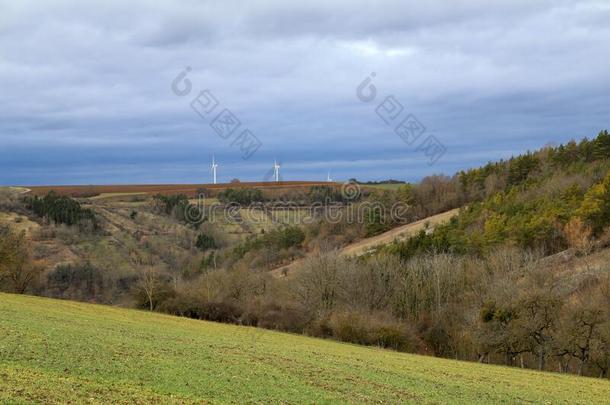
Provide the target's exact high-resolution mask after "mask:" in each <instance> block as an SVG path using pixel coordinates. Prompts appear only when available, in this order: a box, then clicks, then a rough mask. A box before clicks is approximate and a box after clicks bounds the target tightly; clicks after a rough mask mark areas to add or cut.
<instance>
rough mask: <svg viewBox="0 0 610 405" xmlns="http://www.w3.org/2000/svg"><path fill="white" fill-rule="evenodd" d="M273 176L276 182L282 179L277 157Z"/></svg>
mask: <svg viewBox="0 0 610 405" xmlns="http://www.w3.org/2000/svg"><path fill="white" fill-rule="evenodd" d="M273 177H274V178H275V181H276V182H279V181H280V164H279V163H278V162H277V159H276V160H275V162H274V163H273Z"/></svg>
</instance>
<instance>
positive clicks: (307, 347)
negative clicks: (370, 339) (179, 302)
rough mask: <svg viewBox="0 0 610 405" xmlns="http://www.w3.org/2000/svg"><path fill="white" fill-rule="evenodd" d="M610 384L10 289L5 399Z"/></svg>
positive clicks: (355, 397)
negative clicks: (47, 296) (100, 304)
mask: <svg viewBox="0 0 610 405" xmlns="http://www.w3.org/2000/svg"><path fill="white" fill-rule="evenodd" d="M608 398H610V382H609V381H608V380H599V379H592V378H581V377H576V376H571V375H565V374H553V373H542V372H536V371H529V370H520V369H517V368H508V367H500V366H490V365H482V364H477V363H466V362H460V361H452V360H445V359H436V358H432V357H425V356H416V355H408V354H404V353H397V352H392V351H386V350H381V349H375V348H367V347H360V346H355V345H350V344H343V343H337V342H332V341H325V340H320V339H313V338H308V337H304V336H297V335H291V334H285V333H279V332H272V331H265V330H260V329H255V328H250V327H240V326H233V325H224V324H217V323H210V322H203V321H196V320H190V319H184V318H177V317H171V316H167V315H160V314H154V313H148V312H141V311H135V310H126V309H118V308H112V307H105V306H98V305H90V304H81V303H75V302H69V301H58V300H50V299H44V298H36V297H26V296H18V295H7V294H0V402H1V403H45V404H57V403H235V404H237V403H240V404H241V403H278V404H279V403H282V404H311V403H418V404H421V403H425V404H432V403H437V404H438V403H463V404H466V403H467V404H477V403H478V404H490V403H506V404H513V403H549V404H551V403H552V404H559V403H573V404H577V403H578V404H601V403H608Z"/></svg>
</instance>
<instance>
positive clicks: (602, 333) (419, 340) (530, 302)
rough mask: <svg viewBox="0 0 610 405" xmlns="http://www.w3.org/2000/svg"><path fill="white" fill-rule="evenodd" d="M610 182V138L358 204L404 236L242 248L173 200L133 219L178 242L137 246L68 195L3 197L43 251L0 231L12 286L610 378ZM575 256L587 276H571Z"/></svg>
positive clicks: (234, 198) (367, 231)
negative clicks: (607, 256)
mask: <svg viewBox="0 0 610 405" xmlns="http://www.w3.org/2000/svg"><path fill="white" fill-rule="evenodd" d="M609 170H610V134H608V132H607V131H603V132H601V133H600V134H599V135H598V136H597V137H596V138H594V139H592V140H589V139H584V140H582V141H580V142H574V141H572V142H569V143H567V144H565V145H561V146H558V147H546V148H543V149H541V150H538V151H534V152H527V153H525V154H523V155H519V156H515V157H512V158H510V159H508V160H505V161H499V162H490V163H488V164H487V165H485V166H483V167H480V168H476V169H471V170H467V171H462V172H459V173H457V174H455V175H454V176H452V177H448V176H442V175H438V176H430V177H426V178H424V179H423V180H422V181H421V182H419V183H417V184H404V185H400V186H398V187H396V188H395V189H382V190H368V189H367V192H366V193H363V194H362V196H361V197H360V199H358V200H357V201H351V202H350V203H353V204H366V203H371V202H374V203H380V204H379V205H380V206H381V207H386V208H387V207H391V206H392V204H395V203H398V202H400V203H403V204H408V205H409V207H410V210H409V213H408V217H406V218H402V219H401V220H400V221H398V222H397V221H396V220H395V219H392V218H391V217H390V215H389V214H388V212H386V211H384V209H386V208H382V209H380V210H372V211H369V212H368V214H367V216H366V217H365V218H364V220H363V221H360V222H356V223H354V222H349V221H338V222H329V221H325V220H324V219H323V216H321V217H320V218H317V219H316V220H314V221H311V223H307V224H301V225H286V226H279V227H277V228H276V229H273V230H271V231H267V232H260V233H258V234H252V235H250V236H249V237H247V238H244V239H240V240H231V239H230V238H229V237H228V235H227V234H226V231H225V230H223V228H222V227H220V226H218V225H217V224H214V223H210V222H208V221H206V219H205V216H202V220H201V221H200V222H196V223H193V222H192V221H191V222H189V221H187V218H185V215H184V213H185V212H186V210H188V209H189V207H190V203H189V200H188V198H186V196H180V195H177V196H156V197H155V198H154V199H153V201H152V203H151V205H150V206H143V207H142V208H139V209H138V210H134V211H133V212H132V213H131V214H130V218H131V220H132V221H133V223H134V224H136V225H138V226H141V227H142V228H144V226H148V225H150V223H155V224H156V223H159V222H162V223H163V225H164V228H163V229H164V230H167V232H166V233H162V232H159V234H158V235H157V234H154V235H144V236H143V235H141V234H140V233H138V232H139V231H134V232H131V231H130V230H129V229H121V230H119V231H116V232H118V234H119V235H127V234H128V233H129V232H131V233H130V234H129V235H128V236H129V238H127V237H124V238H118V237H117V236H116V235H112V238H110V232H109V231H108V230H107V229H106V228H107V227H106V228H105V227H104V221H103V220H101V219H100V218H97V215H96V214H94V211H92V210H90V209H88V208H83V207H82V206H81V204H80V203H79V202H78V201H75V200H72V199H69V198H65V197H61V198H60V197H58V196H56V195H54V194H50V195H49V196H47V197H44V198H42V199H39V198H27V199H25V200H19V199H17V198H16V197H9V196H4V197H2V199H0V211H7V212H8V211H10V212H19V213H21V214H23V215H27V216H28V217H29V218H32V219H33V220H36V221H38V222H39V223H41V224H42V225H43V226H42V228H41V229H40V230H39V231H38V234H36V235H34V237H33V238H26V236H25V234H22V233H19V232H17V231H16V230H14V229H11V228H10V227H7V226H4V227H2V228H0V282H1V284H0V286H1V287H2V289H3V290H7V291H13V292H18V293H24V292H29V293H34V294H39V295H45V296H52V297H58V298H66V299H77V300H83V301H95V302H100V303H107V304H120V305H131V306H135V307H139V308H144V309H149V310H152V311H162V312H167V313H171V314H175V315H180V316H186V317H191V318H196V319H207V320H212V321H219V322H230V323H237V324H244V325H253V326H259V327H264V328H270V329H277V330H283V331H290V332H295V333H303V334H308V335H312V336H319V337H325V338H332V339H337V340H342V341H348V342H353V343H358V344H365V345H377V346H381V347H386V348H391V349H394V350H400V351H409V352H415V353H422V354H429V355H434V356H442V357H448V358H455V359H464V360H472V361H480V362H488V363H498V364H507V365H512V366H518V367H528V368H538V369H541V370H552V371H558V372H570V373H577V374H582V375H588V376H596V377H606V378H608V376H609V369H610V264H608V263H606V262H605V261H604V260H601V261H600V260H594V258H595V257H597V256H596V255H600V254H602V253H603V252H604V251H605V250H606V249H607V248H608V247H609V244H610V173H609ZM218 199H219V201H220V202H221V203H223V204H233V203H239V204H251V203H265V202H270V201H293V202H295V203H297V204H301V205H302V204H314V203H317V202H328V201H331V202H333V203H338V204H345V203H346V201H345V199H344V197H343V196H342V195H341V194H340V193H339V192H338V191H337V190H335V189H333V188H330V187H328V188H326V187H313V188H312V189H311V190H309V191H308V192H307V193H301V194H298V195H297V194H292V195H282V196H273V197H270V196H265V195H264V194H263V193H262V192H261V191H260V190H248V189H234V190H231V189H229V190H226V191H225V192H223V193H222V194H221V195H219V196H218ZM457 207H462V208H461V210H460V213H459V215H457V216H456V217H454V218H453V219H452V220H451V221H450V222H449V223H447V224H445V225H439V226H437V227H435V228H434V229H432V228H429V229H426V230H424V231H422V232H421V233H420V234H418V235H416V236H415V237H413V238H410V239H408V240H407V241H404V242H397V243H393V244H390V245H387V246H386V247H384V248H382V249H380V250H379V251H377V252H375V253H372V254H370V255H367V256H366V257H360V258H347V257H342V256H340V255H339V254H338V253H337V249H338V248H340V247H341V246H344V245H346V244H348V243H350V242H353V241H357V240H359V239H362V238H364V237H367V236H371V235H375V234H378V233H381V232H383V231H385V230H388V229H391V228H392V227H395V226H397V225H399V224H401V223H405V222H411V221H414V220H418V219H422V218H425V217H427V216H430V215H432V214H436V213H440V212H444V211H446V210H449V209H452V208H457ZM153 215H154V216H153ZM151 218H152V219H151ZM168 235H169V236H168ZM161 236H162V237H163V238H161ZM34 239H36V240H41V241H48V240H53V239H61V240H62V243H65V244H68V245H70V244H72V245H76V244H79V243H80V245H79V246H81V245H82V246H83V247H82V248H81V249H82V252H84V253H83V254H82V255H81V254H79V255H78V260H73V262H72V263H69V264H61V265H57V266H55V267H54V268H45V265H44V263H45V254H46V253H45V251H44V249H42V248H41V247H40V246H42V244H34V241H33V240H34ZM108 239H111V240H112V243H114V244H113V245H111V246H110V247H109V246H107V245H108V243H109V242H107V240H108ZM170 242H171V243H170ZM170 246H172V247H171V248H170ZM103 249H105V250H103ZM119 250H120V251H122V252H126V253H125V254H126V255H127V256H126V257H128V259H127V260H125V262H126V263H124V264H123V263H121V262H118V261H115V262H111V261H109V258H108V256H110V255H111V253H110V252H114V251H119ZM564 257H571V258H573V261H575V262H576V263H579V264H581V265H580V266H576V267H574V268H573V269H570V268H568V267H565V266H563V264H562V263H563V261H562V260H563V259H562V258H564ZM296 258H304V259H303V262H302V265H301V267H300V269H299V270H298V272H296V273H295V274H294V275H290V276H287V277H284V278H275V277H272V276H271V275H270V274H269V270H271V269H274V268H276V267H277V266H279V265H280V264H283V263H286V262H288V261H290V260H293V259H296Z"/></svg>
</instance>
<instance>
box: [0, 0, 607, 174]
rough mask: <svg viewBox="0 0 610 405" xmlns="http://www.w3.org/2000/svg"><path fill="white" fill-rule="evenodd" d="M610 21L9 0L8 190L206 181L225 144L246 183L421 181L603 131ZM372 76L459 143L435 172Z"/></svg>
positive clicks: (415, 9) (347, 8) (378, 9)
mask: <svg viewBox="0 0 610 405" xmlns="http://www.w3.org/2000/svg"><path fill="white" fill-rule="evenodd" d="M609 18H610V3H608V2H607V1H587V0H583V1H577V0H573V1H569V0H561V1H560V0H556V1H550V0H549V1H546V0H541V1H535V2H532V1H521V0H512V1H494V2H488V1H482V0H481V1H479V0H468V1H467V0H458V1H449V0H445V1H441V0H429V1H426V2H416V1H377V2H369V1H343V0H341V1H332V2H329V1H312V2H301V3H298V4H297V3H293V2H285V1H225V2H212V1H194V0H193V1H190V0H184V1H155V2H150V1H133V2H129V3H126V2H123V1H88V2H78V1H53V0H50V1H45V2H40V1H28V0H24V1H19V2H16V1H9V0H0V145H1V146H0V184H37V183H49V182H53V183H57V182H61V183H74V182H86V183H96V182H123V183H126V182H127V183H128V182H133V181H146V182H155V181H174V182H181V181H187V180H189V181H197V180H198V179H199V181H205V180H206V179H207V178H206V176H208V174H207V171H206V170H207V168H206V165H207V161H208V160H209V158H210V156H211V154H212V153H215V154H216V155H217V156H218V157H219V159H221V162H222V164H223V166H224V173H225V174H226V176H229V175H230V176H232V177H241V178H243V179H252V180H259V177H261V176H263V175H264V173H265V172H266V169H264V168H265V167H266V165H268V164H269V163H268V162H269V161H272V160H273V158H274V157H276V156H277V157H280V158H281V159H282V160H283V162H284V165H285V167H286V171H285V175H286V177H291V178H303V179H306V178H307V179H309V178H312V179H313V178H323V177H325V175H326V172H327V170H332V171H334V172H335V174H334V177H335V178H349V177H359V178H364V179H381V178H388V177H394V178H403V179H410V180H414V179H417V178H420V177H421V176H424V175H427V174H431V173H434V172H445V173H451V172H452V171H454V170H457V169H460V168H464V167H468V166H474V165H478V164H481V163H484V162H485V161H487V160H489V159H496V158H506V157H509V156H510V155H511V154H513V153H518V152H519V151H523V150H526V149H528V148H535V147H540V146H542V145H544V144H546V143H548V142H562V141H566V140H568V139H570V138H572V137H575V138H578V137H583V136H594V135H595V134H596V132H597V131H599V130H600V129H602V128H606V127H608V118H609V117H610V113H609V112H608V108H607V106H606V105H607V103H606V102H605V101H604V100H605V98H607V93H608V90H609V88H610V80H609V75H608V71H610V69H609V68H610V57H609V56H608V55H610V52H609V51H610V27H608V25H607V23H606V22H607V21H608V19H609ZM186 66H190V67H191V68H192V71H191V73H190V74H189V80H191V81H192V83H193V86H194V89H195V90H197V91H198V90H200V89H201V90H202V89H211V90H212V91H213V93H214V94H215V95H216V96H217V98H218V99H219V100H220V101H221V102H222V105H223V106H225V107H227V108H230V109H231V111H233V112H234V113H235V114H236V115H237V116H238V117H239V119H240V120H241V121H242V123H243V125H244V126H246V127H248V128H249V129H251V130H252V131H253V132H254V133H255V134H256V135H257V137H259V138H260V139H261V141H262V142H263V146H262V147H261V149H260V151H259V152H257V154H256V155H255V156H254V157H253V158H252V159H251V160H249V161H247V162H244V161H243V160H242V159H241V156H240V154H239V152H238V151H236V150H235V148H233V147H231V145H230V142H227V141H225V140H223V139H221V138H219V137H218V136H217V135H216V134H215V133H214V132H213V131H212V130H211V129H210V127H209V125H208V123H207V122H203V121H202V120H201V119H199V118H198V117H197V116H196V115H195V114H194V113H193V111H192V110H191V109H190V107H189V102H188V100H186V99H183V98H179V97H177V96H175V95H174V94H172V92H171V91H170V84H171V82H172V80H174V78H175V77H176V75H178V74H179V73H180V72H181V71H182V70H183V69H184V68H185V67H186ZM371 72H375V73H376V76H375V80H374V84H375V87H376V88H377V89H378V92H379V100H377V101H381V100H382V99H383V97H385V96H388V95H394V96H395V97H396V99H397V100H399V101H400V102H401V103H402V104H403V105H404V107H405V109H406V110H407V111H409V112H410V113H413V114H415V115H416V116H417V117H418V119H419V120H420V121H421V122H422V123H423V124H424V125H425V126H426V128H427V129H428V131H429V132H430V133H433V134H434V135H435V136H437V137H438V139H440V140H441V141H442V142H443V143H444V144H445V146H446V147H447V154H446V156H445V157H444V158H443V159H442V160H440V161H439V162H438V163H437V164H436V165H435V166H433V167H430V166H428V165H427V164H426V161H425V157H422V156H421V153H419V154H418V153H417V152H415V151H414V150H413V148H410V147H408V146H407V145H405V144H404V143H403V142H402V141H401V139H400V138H398V137H397V136H396V135H395V134H394V133H393V132H392V129H391V128H389V127H388V126H386V125H385V124H384V123H383V121H381V120H380V118H379V117H377V115H376V114H375V111H374V108H375V105H372V104H364V103H361V102H360V101H359V100H358V99H357V98H356V96H355V92H356V87H357V86H358V85H359V83H360V82H362V80H363V79H364V78H365V77H367V76H368V75H369V74H371ZM87 165H88V166H87ZM86 167H89V168H90V169H86ZM91 168H95V169H91ZM248 168H250V169H248ZM257 170H259V171H260V172H261V174H260V176H258V175H257V174H256V173H258V171H257ZM75 171H78V172H79V173H80V174H79V175H76V174H75ZM155 175H156V176H157V177H155ZM257 176H258V177H257Z"/></svg>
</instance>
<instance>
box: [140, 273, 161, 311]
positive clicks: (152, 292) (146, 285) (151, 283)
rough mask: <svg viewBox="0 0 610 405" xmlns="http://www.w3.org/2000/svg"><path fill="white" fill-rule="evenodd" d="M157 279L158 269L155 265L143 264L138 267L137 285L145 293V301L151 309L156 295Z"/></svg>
mask: <svg viewBox="0 0 610 405" xmlns="http://www.w3.org/2000/svg"><path fill="white" fill-rule="evenodd" d="M159 281H160V280H159V271H158V269H157V268H156V267H154V266H145V267H142V268H140V269H139V271H138V281H137V286H138V288H139V289H140V290H141V291H143V292H144V294H145V295H146V299H147V303H148V306H149V309H150V310H151V311H153V310H154V309H155V304H156V302H155V299H156V297H157V290H158V287H159Z"/></svg>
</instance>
